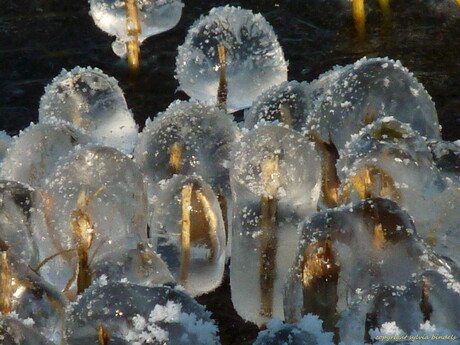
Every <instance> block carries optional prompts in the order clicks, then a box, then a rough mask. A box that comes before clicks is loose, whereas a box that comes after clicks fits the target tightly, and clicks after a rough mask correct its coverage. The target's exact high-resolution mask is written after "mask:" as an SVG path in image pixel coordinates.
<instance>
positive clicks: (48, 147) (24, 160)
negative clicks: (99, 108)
mask: <svg viewBox="0 0 460 345" xmlns="http://www.w3.org/2000/svg"><path fill="white" fill-rule="evenodd" d="M90 142H91V138H90V137H89V136H87V135H85V134H83V133H82V132H80V131H79V130H78V129H76V128H75V127H74V126H72V125H71V124H70V123H65V122H64V121H57V120H54V121H50V122H49V123H38V124H31V125H30V126H29V127H27V128H26V129H25V130H24V131H22V132H20V133H19V135H18V136H16V137H14V139H13V142H12V144H11V146H10V147H9V149H8V150H7V153H6V156H5V158H4V159H3V162H2V165H1V176H2V178H4V179H7V180H14V181H19V182H21V183H25V184H28V185H30V186H32V187H40V186H42V185H43V184H44V182H45V180H46V178H47V177H48V176H49V175H50V174H51V172H52V171H53V170H54V168H55V165H56V163H57V162H58V161H59V158H61V157H63V156H67V155H68V154H69V152H70V151H72V150H73V149H74V148H75V147H76V146H78V145H85V144H88V143H90Z"/></svg>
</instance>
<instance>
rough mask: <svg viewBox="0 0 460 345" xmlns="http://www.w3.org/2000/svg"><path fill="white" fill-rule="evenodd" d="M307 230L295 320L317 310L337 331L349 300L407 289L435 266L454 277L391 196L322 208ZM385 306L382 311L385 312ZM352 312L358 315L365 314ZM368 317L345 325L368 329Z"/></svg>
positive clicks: (292, 298)
mask: <svg viewBox="0 0 460 345" xmlns="http://www.w3.org/2000/svg"><path fill="white" fill-rule="evenodd" d="M301 230H302V237H301V240H300V246H299V249H298V256H297V259H296V264H295V266H294V267H293V269H292V271H291V273H290V276H289V280H288V284H287V287H286V291H285V313H286V318H287V320H288V321H290V322H295V321H297V320H299V319H300V317H302V315H306V314H308V313H313V314H316V315H318V316H319V317H320V318H321V319H322V320H323V321H324V328H325V329H326V330H328V331H334V330H335V327H336V323H337V321H338V320H340V319H341V318H343V317H344V316H343V315H347V310H349V305H351V304H352V303H353V302H354V301H356V300H360V299H361V298H362V296H363V295H366V294H369V295H370V296H373V295H372V293H371V291H373V289H374V288H375V287H380V286H390V287H397V286H403V288H402V289H403V290H404V289H407V287H405V285H406V284H407V283H408V282H410V281H411V280H412V279H413V277H414V276H415V275H421V274H424V273H425V272H427V271H430V270H432V271H439V272H444V273H443V278H444V279H445V280H447V279H451V273H450V271H451V269H450V267H449V266H448V265H447V263H446V262H445V261H443V260H441V259H439V258H438V257H437V256H436V255H435V254H433V252H432V251H430V250H429V249H428V248H427V247H426V245H425V244H424V243H423V242H422V241H421V240H420V239H419V238H418V236H417V235H416V233H415V227H414V225H413V223H412V221H411V219H410V217H409V216H408V214H407V213H406V212H404V211H403V210H401V209H400V207H399V206H398V205H397V204H396V203H394V202H392V201H390V200H386V199H379V198H376V199H366V200H364V201H361V202H360V203H358V204H354V205H351V206H350V205H347V206H344V207H342V208H338V209H333V210H330V211H328V212H321V213H317V214H316V215H315V216H313V217H312V218H311V219H310V220H307V221H306V222H305V223H304V224H303V225H302V227H301ZM395 268H397V269H395ZM428 285H429V284H428ZM433 285H434V284H433ZM419 291H420V290H419ZM389 295H392V294H391V293H390V294H389ZM400 295H401V294H400ZM436 298H437V297H435V299H436ZM401 301H402V299H401ZM420 302H421V301H420V300H418V301H417V303H416V304H415V306H413V307H414V308H415V307H417V306H419V304H420ZM401 303H402V302H401ZM377 305H379V306H381V307H382V308H384V310H383V311H385V312H388V311H389V310H390V309H385V308H386V307H387V306H388V305H387V304H385V303H378V304H377ZM406 309H407V310H408V307H406ZM442 309H443V308H439V309H438V310H442ZM401 310H404V308H402V309H401ZM417 310H418V309H417ZM383 311H380V312H379V315H380V316H382V315H385V314H384V312H383ZM341 313H344V314H342V315H341ZM421 313H422V312H419V315H421ZM349 314H350V315H351V316H352V317H357V315H358V314H359V313H357V312H356V311H355V312H351V313H349ZM364 314H365V313H364ZM409 314H411V313H409ZM404 316H407V315H404ZM393 317H396V315H393ZM345 319H346V318H345ZM364 321H365V318H364ZM364 321H363V320H356V322H355V321H350V322H348V326H347V327H344V329H345V330H346V332H352V331H355V332H358V333H359V332H361V333H363V331H362V329H363V327H364ZM341 322H345V321H343V320H341ZM360 330H361V331H360ZM362 339H363V338H361V340H362Z"/></svg>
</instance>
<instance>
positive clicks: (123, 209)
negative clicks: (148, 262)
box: [34, 145, 147, 291]
mask: <svg viewBox="0 0 460 345" xmlns="http://www.w3.org/2000/svg"><path fill="white" fill-rule="evenodd" d="M40 206H41V210H42V212H41V214H40V215H41V216H42V217H37V218H36V219H37V221H36V226H35V227H34V231H35V232H36V233H37V236H38V238H39V241H40V246H39V250H40V256H41V258H42V259H46V258H49V257H51V256H53V255H57V254H58V255H57V256H56V257H54V258H53V259H52V260H49V261H48V262H47V263H46V265H44V266H43V267H42V269H41V270H40V274H42V275H43V276H44V277H45V278H46V279H47V280H48V281H50V282H52V283H53V284H55V285H56V286H57V287H58V288H60V289H66V290H67V291H73V287H74V285H75V284H74V283H76V281H75V280H76V279H75V275H74V274H75V273H76V272H80V271H81V270H82V269H83V268H82V267H80V266H79V264H80V261H79V260H81V259H82V257H81V255H83V254H85V255H88V259H89V262H88V263H87V264H88V265H89V266H90V267H89V269H90V270H91V264H92V263H93V262H96V261H97V260H98V258H100V257H101V258H102V257H103V256H104V255H105V254H106V253H112V254H114V253H116V252H117V251H123V250H129V249H134V248H137V246H138V243H139V241H141V240H146V239H147V195H146V191H145V187H144V181H143V178H142V174H141V172H140V171H139V169H138V168H137V167H136V166H135V164H134V163H133V162H132V160H131V159H130V158H129V157H128V156H126V155H124V154H123V153H121V152H119V151H117V150H116V149H114V148H111V147H106V146H97V145H90V146H85V147H81V148H78V149H77V150H75V151H74V152H73V153H72V154H71V155H69V156H68V157H66V159H63V160H62V161H61V162H60V165H59V166H58V167H57V168H56V170H55V171H54V173H53V174H52V175H51V176H50V177H49V179H48V180H47V183H46V185H45V186H44V188H43V189H42V191H41V205H40ZM77 254H78V255H77ZM114 255H115V254H114ZM71 287H72V289H71Z"/></svg>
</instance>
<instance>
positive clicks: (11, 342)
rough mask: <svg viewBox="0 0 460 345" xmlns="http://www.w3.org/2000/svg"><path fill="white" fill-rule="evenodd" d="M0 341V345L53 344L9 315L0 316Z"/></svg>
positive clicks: (53, 344)
mask: <svg viewBox="0 0 460 345" xmlns="http://www.w3.org/2000/svg"><path fill="white" fill-rule="evenodd" d="M0 342H1V344H2V345H55V343H53V342H51V341H50V340H48V339H47V338H46V337H44V336H43V335H41V334H40V333H39V332H37V331H36V330H35V329H33V328H32V327H30V326H28V325H25V324H24V323H23V322H21V321H20V320H18V319H16V318H13V317H9V316H0ZM56 344H57V343H56Z"/></svg>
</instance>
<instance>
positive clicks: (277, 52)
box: [0, 1, 460, 345]
mask: <svg viewBox="0 0 460 345" xmlns="http://www.w3.org/2000/svg"><path fill="white" fill-rule="evenodd" d="M174 3H176V5H177V3H178V2H177V1H169V2H168V1H165V2H163V1H160V2H156V3H155V4H154V6H163V5H164V6H168V5H171V6H173V5H174ZM96 5H97V6H100V7H99V10H100V11H101V13H104V15H101V18H102V19H104V18H109V17H104V16H105V15H106V14H105V12H104V11H109V10H110V11H115V10H116V11H115V12H116V13H115V12H114V13H115V14H114V16H115V17H116V18H118V19H119V18H121V17H124V16H123V13H122V12H123V11H124V10H123V7H124V4H123V2H114V3H104V4H101V3H97V4H96V2H95V5H94V6H96ZM141 5H142V6H149V5H151V4H149V2H141ZM142 6H140V10H141V14H142V10H143V9H146V8H147V7H146V8H144V7H142ZM180 7H181V6H179V8H180ZM165 8H166V7H165ZM92 11H93V15H94V14H95V13H96V10H95V9H94V8H93V9H92ZM116 18H115V19H116ZM102 21H104V20H102ZM120 25H121V26H123V27H124V26H125V25H126V23H125V24H123V23H122V24H120ZM123 30H124V29H123ZM123 30H121V31H120V32H117V33H116V34H117V35H118V36H120V37H122V38H121V39H123V37H124V36H123V35H125V34H126V32H125V33H123ZM145 32H147V33H148V30H147V29H145ZM218 45H223V46H224V48H225V50H226V61H225V62H223V61H219V60H218V57H217V46H218ZM190 54H193V59H192V62H193V63H190V64H185V63H184V61H185V59H189V58H190ZM223 64H224V65H225V69H226V71H225V72H226V82H227V83H228V94H227V106H228V111H233V110H236V109H243V108H248V107H249V106H251V108H250V109H249V110H248V111H247V112H246V116H245V122H244V123H242V124H236V123H235V122H234V121H233V118H232V117H231V116H230V115H228V114H227V113H226V112H225V111H224V110H222V109H221V108H220V107H218V106H217V105H216V104H215V103H216V100H217V94H218V89H219V79H220V69H221V68H222V65H223ZM286 72H287V64H286V62H285V61H284V57H283V54H282V50H281V48H280V46H279V44H278V42H277V40H276V36H275V34H274V33H273V30H272V28H271V27H270V26H269V25H268V23H267V22H266V21H265V20H264V19H263V17H261V16H260V15H253V14H252V13H251V12H250V11H246V10H242V9H239V8H232V7H228V6H227V7H223V8H217V9H214V10H212V11H211V12H210V14H209V15H208V16H205V17H202V18H200V19H199V20H198V21H197V22H196V23H195V24H194V25H193V26H192V27H191V29H190V31H189V35H188V36H187V39H186V42H185V43H184V45H183V46H181V47H180V48H179V55H178V58H177V78H178V80H179V83H180V84H181V87H182V88H183V90H184V91H186V92H187V93H188V94H189V95H190V96H191V97H192V98H196V99H197V100H191V101H187V102H175V103H173V104H172V105H171V106H170V107H169V108H168V109H167V110H166V111H165V112H164V113H161V114H159V115H158V116H157V117H156V118H155V119H154V120H153V121H148V122H147V124H146V126H145V129H144V131H143V132H142V133H141V134H140V135H139V136H138V128H137V125H136V124H135V122H134V120H133V118H132V114H131V113H130V111H129V110H128V107H127V105H126V101H125V99H124V96H123V93H122V91H121V89H120V88H119V87H118V85H117V82H116V80H114V79H113V78H110V77H108V76H106V75H105V74H104V73H103V72H102V71H100V70H97V69H92V68H79V67H78V68H75V69H74V70H72V71H70V72H67V71H63V72H62V73H61V75H59V76H58V77H57V78H56V79H55V80H53V82H52V83H51V84H50V85H49V86H48V87H47V88H46V90H45V95H44V96H43V98H42V101H41V104H40V118H39V120H40V122H39V123H38V124H36V125H34V124H32V125H31V126H30V127H29V128H28V129H27V130H25V131H24V132H21V133H20V134H19V135H18V136H17V137H15V138H13V139H11V138H10V137H9V136H8V135H6V134H4V135H2V136H1V137H0V139H1V144H2V146H1V147H0V149H1V151H0V154H2V156H0V157H2V159H3V161H2V165H1V170H0V175H1V177H2V178H3V179H5V181H3V182H1V183H0V192H1V195H2V203H1V205H0V214H1V216H2V217H1V219H0V220H1V222H2V233H1V236H0V240H1V241H0V249H1V257H0V268H1V269H2V281H1V282H0V283H1V284H2V286H1V288H2V292H3V293H4V295H2V296H6V297H4V298H2V299H1V301H0V307H1V312H2V314H3V316H2V317H1V318H0V332H1V334H0V336H1V337H3V339H7V340H6V341H7V342H10V343H12V344H17V343H20V341H21V339H22V338H21V337H24V339H26V340H27V341H30V342H32V343H33V342H36V343H37V342H38V343H39V344H48V343H49V344H52V343H53V342H54V343H56V344H68V345H72V344H80V343H82V342H85V343H87V344H99V345H105V344H123V345H127V344H131V345H132V344H136V345H137V344H139V345H140V344H155V343H158V342H163V343H168V344H179V343H180V344H206V345H208V344H218V343H219V339H218V334H217V333H218V329H217V327H216V325H215V324H214V322H213V321H212V320H211V318H210V314H209V313H208V312H206V311H205V310H204V308H203V307H202V306H200V305H198V304H197V303H196V302H195V301H194V300H193V299H192V298H191V297H190V295H192V296H198V295H201V294H203V293H206V292H209V291H212V290H213V289H215V288H216V287H217V286H218V285H219V284H220V282H221V280H222V276H223V272H224V267H225V263H226V256H227V257H228V256H230V255H231V256H232V259H231V267H230V280H231V288H232V300H233V303H234V306H235V308H236V310H237V312H238V313H239V314H240V316H241V317H243V318H244V319H246V320H248V321H251V322H254V323H256V324H258V325H260V326H262V325H264V324H267V327H268V328H267V330H266V331H262V332H260V334H259V336H258V339H257V340H256V342H255V344H284V343H288V344H305V343H306V342H308V343H311V344H318V345H324V344H332V343H338V342H339V341H342V342H343V344H345V345H348V344H354V343H357V344H360V343H363V342H365V341H370V340H372V338H375V339H377V340H379V339H387V338H388V339H390V340H391V337H396V336H400V337H402V336H404V335H403V333H405V334H407V337H410V336H411V334H414V332H422V331H423V332H424V333H426V334H436V335H439V336H442V334H441V333H439V332H443V334H444V333H446V334H447V332H451V333H452V334H454V335H453V336H455V337H459V336H460V334H459V330H460V325H459V324H458V322H459V321H458V320H460V315H459V313H458V306H459V304H460V283H459V282H458V279H459V270H458V264H459V262H460V257H459V256H458V252H457V251H456V250H455V249H456V247H457V243H458V238H459V236H458V229H457V226H458V217H456V215H455V210H456V208H457V207H458V205H459V204H460V198H459V196H460V178H459V168H458V167H459V164H458V162H459V161H460V158H459V157H460V148H459V147H458V145H456V144H452V143H446V142H443V141H442V140H440V137H441V136H440V128H439V124H438V119H437V115H436V110H435V108H434V104H433V102H432V101H431V98H430V97H429V95H428V93H427V92H426V91H425V90H424V88H423V86H422V85H421V84H419V83H418V82H417V81H416V79H415V78H414V76H413V75H412V74H411V73H410V72H409V71H407V70H406V69H405V68H404V67H402V65H401V64H400V63H399V62H395V61H392V60H389V59H362V60H359V61H357V62H356V63H355V64H352V65H349V66H345V67H342V68H335V69H334V70H333V71H331V72H329V73H326V74H325V75H322V76H320V77H319V78H318V79H317V80H315V81H313V82H311V83H306V82H302V83H298V82H296V81H291V82H287V81H286V79H287V75H286ZM271 86H273V87H271ZM270 87H271V88H270ZM263 91H265V92H263ZM243 96H244V97H243ZM3 147H4V148H6V147H8V148H7V149H3ZM31 148H33V149H31ZM24 152H26V154H24ZM132 153H133V156H131V155H130V154H132ZM132 158H134V159H132ZM318 211H321V212H318ZM406 211H407V212H406ZM147 224H149V228H148V227H147ZM17 229H20V234H19V236H20V237H21V238H22V239H26V240H25V241H24V240H22V241H21V242H22V243H21V244H20V245H19V244H18V232H19V230H17ZM158 254H161V257H160V256H159V255H158ZM363 257H364V258H363ZM395 266H398V268H399V269H398V270H395V269H394V267H395ZM13 282H14V284H13ZM176 284H178V285H177V286H176ZM174 286H175V287H174ZM181 286H182V287H181ZM183 289H185V291H187V292H184V291H182V290H183ZM189 294H190V295H189ZM77 295H78V296H77ZM70 301H74V302H73V303H72V304H71V305H70V306H69V302H70ZM39 310H40V311H41V314H38V311H39ZM409 310H410V311H411V313H410V315H406V314H404V315H403V314H402V312H407V311H409ZM37 315H41V316H43V315H44V316H43V317H37ZM274 318H275V319H274ZM18 320H20V321H18ZM270 320H271V321H270ZM281 320H285V321H286V322H288V323H285V324H284V323H283V322H282V321H281ZM267 322H268V323H267ZM392 322H393V323H394V324H393V323H392ZM391 325H393V326H394V327H391ZM417 334H419V333H417ZM420 334H422V333H420ZM385 337H387V338H385ZM8 344H9V343H8Z"/></svg>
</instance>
